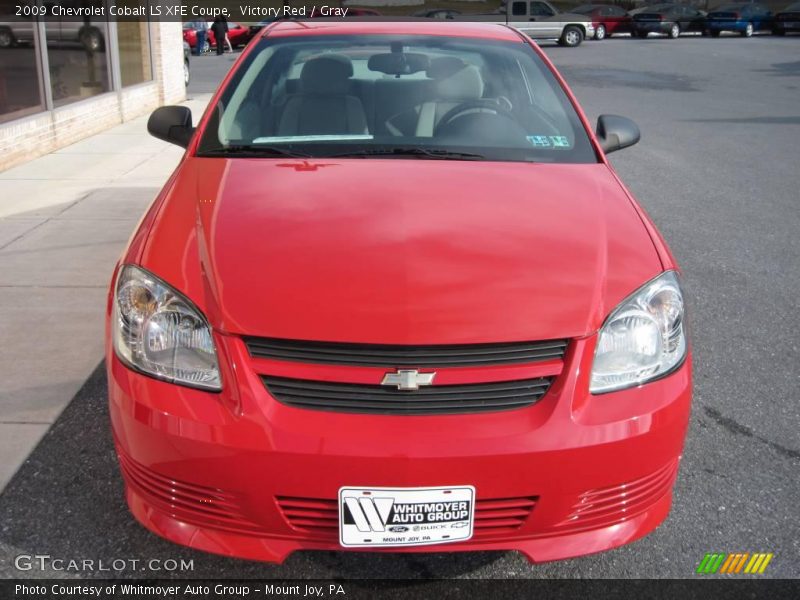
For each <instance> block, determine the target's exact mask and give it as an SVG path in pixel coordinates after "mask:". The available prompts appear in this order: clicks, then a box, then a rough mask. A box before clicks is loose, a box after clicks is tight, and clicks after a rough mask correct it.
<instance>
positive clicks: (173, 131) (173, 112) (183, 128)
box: [147, 106, 194, 148]
mask: <svg viewBox="0 0 800 600" xmlns="http://www.w3.org/2000/svg"><path fill="white" fill-rule="evenodd" d="M147 131H148V132H149V133H150V135H152V136H153V137H157V138H158V139H160V140H164V141H165V142H169V143H170V144H177V145H178V146H181V147H182V148H186V147H187V146H188V145H189V141H190V140H191V139H192V135H194V127H192V111H191V110H189V109H188V108H186V107H185V106H162V107H161V108H157V109H155V110H154V111H153V114H151V115H150V119H148V121H147Z"/></svg>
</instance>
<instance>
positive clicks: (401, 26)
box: [263, 17, 522, 42]
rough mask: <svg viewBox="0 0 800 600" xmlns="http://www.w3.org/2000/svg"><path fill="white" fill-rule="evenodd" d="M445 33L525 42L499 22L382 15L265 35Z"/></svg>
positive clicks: (299, 24) (285, 27) (274, 29)
mask: <svg viewBox="0 0 800 600" xmlns="http://www.w3.org/2000/svg"><path fill="white" fill-rule="evenodd" d="M357 34H367V35H442V36H454V37H467V38H478V39H494V40H507V41H512V42H520V41H522V37H521V35H520V34H519V33H518V32H517V31H516V30H515V29H513V28H511V27H508V26H506V25H502V24H498V23H480V22H463V21H453V22H449V23H440V22H435V21H431V20H429V19H419V20H414V19H411V20H409V19H404V20H400V19H398V20H396V21H387V20H385V18H384V19H380V18H378V17H373V18H369V17H367V18H364V19H360V18H355V19H331V20H328V19H314V20H313V21H277V22H276V23H275V24H273V25H271V26H269V27H267V28H266V29H265V31H264V34H263V35H269V36H270V37H272V36H281V37H283V36H302V35H357Z"/></svg>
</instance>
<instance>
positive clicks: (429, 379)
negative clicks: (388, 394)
mask: <svg viewBox="0 0 800 600" xmlns="http://www.w3.org/2000/svg"><path fill="white" fill-rule="evenodd" d="M435 376H436V373H420V372H419V371H417V370H416V369H398V370H397V371H395V372H394V373H387V374H386V375H384V376H383V381H381V385H391V386H394V387H396V388H397V389H398V390H405V391H409V390H418V389H419V388H420V386H423V385H433V378H434V377H435Z"/></svg>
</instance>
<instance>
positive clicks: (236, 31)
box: [183, 21, 261, 54]
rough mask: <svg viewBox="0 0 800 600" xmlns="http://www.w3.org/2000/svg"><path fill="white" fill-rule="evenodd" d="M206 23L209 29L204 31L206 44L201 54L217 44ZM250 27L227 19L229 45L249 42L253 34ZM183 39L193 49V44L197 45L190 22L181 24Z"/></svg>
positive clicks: (209, 24) (194, 30)
mask: <svg viewBox="0 0 800 600" xmlns="http://www.w3.org/2000/svg"><path fill="white" fill-rule="evenodd" d="M207 25H208V27H209V29H208V30H207V32H206V44H205V48H203V49H202V50H201V52H200V53H201V54H202V53H203V52H208V51H209V50H210V49H211V48H216V46H217V39H216V37H214V32H213V31H211V29H210V27H211V23H208V24H207ZM251 29H252V28H251V27H248V26H246V25H242V24H241V23H235V22H233V21H228V39H229V40H230V41H231V46H233V47H234V48H237V47H239V46H246V45H247V42H249V41H250V38H252V37H253V35H254V34H253V33H251ZM260 29H261V28H260V27H259V28H258V29H256V32H258V31H259V30H260ZM183 39H184V41H186V42H187V43H188V44H189V46H190V47H191V48H192V49H193V50H194V48H195V46H197V29H196V28H195V26H194V25H193V24H192V23H184V24H183Z"/></svg>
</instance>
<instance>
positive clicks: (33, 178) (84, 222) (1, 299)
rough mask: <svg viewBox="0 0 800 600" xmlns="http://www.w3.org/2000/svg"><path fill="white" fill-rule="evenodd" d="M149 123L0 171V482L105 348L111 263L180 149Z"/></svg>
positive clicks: (199, 106) (192, 103)
mask: <svg viewBox="0 0 800 600" xmlns="http://www.w3.org/2000/svg"><path fill="white" fill-rule="evenodd" d="M209 98H210V95H208V94H204V95H196V96H195V97H194V99H192V100H189V101H188V102H186V103H185V104H186V105H187V106H189V107H190V108H191V109H192V112H193V114H194V116H195V119H197V118H199V116H200V114H201V112H202V110H203V109H204V108H205V105H206V104H207V102H208V100H209ZM146 123H147V117H140V118H138V119H135V120H133V121H129V122H127V123H125V124H122V125H119V126H117V127H114V128H112V129H109V130H108V131H106V132H103V133H101V134H98V135H95V136H93V137H91V138H88V139H85V140H82V141H80V142H78V143H76V144H73V145H72V146H69V147H67V148H64V149H62V150H59V151H58V152H54V153H52V154H49V155H47V156H43V157H41V158H38V159H35V160H33V161H30V162H28V163H25V164H23V165H21V166H18V167H15V168H12V169H9V170H8V171H5V172H0V340H2V344H0V490H2V489H3V488H4V487H5V485H6V484H7V483H8V481H9V480H10V478H11V477H12V475H13V474H14V473H15V472H16V470H17V468H18V467H19V466H20V465H21V464H22V462H23V461H24V460H25V458H26V457H27V456H28V454H29V453H30V452H31V450H33V448H34V447H35V446H36V444H37V443H38V441H39V440H40V438H41V436H42V435H44V433H45V432H46V431H47V429H48V428H49V427H50V425H52V424H53V422H55V420H56V419H57V418H58V416H59V415H60V414H61V411H62V410H63V409H64V407H65V406H66V405H67V404H68V403H69V401H70V399H71V398H72V397H73V396H74V394H75V393H76V392H77V391H78V389H79V388H80V386H81V385H82V384H83V382H84V381H85V380H86V378H87V377H89V375H90V374H91V373H92V371H93V370H94V368H95V367H96V366H97V364H98V362H99V361H100V360H101V359H102V356H103V328H104V321H103V316H104V311H105V299H106V293H107V288H108V283H109V279H110V277H111V271H112V269H113V267H114V263H115V262H116V260H117V259H118V257H119V254H120V252H121V251H122V248H123V247H124V245H125V243H126V241H127V240H128V238H129V237H130V235H131V233H132V232H133V228H134V227H135V225H136V223H137V222H138V220H139V219H140V218H141V216H142V214H143V212H144V210H145V209H146V208H147V206H148V205H149V204H150V202H151V201H152V200H153V198H154V197H155V196H156V194H157V193H158V191H159V190H160V189H161V186H162V185H163V184H164V182H165V181H166V179H167V178H168V177H169V175H170V174H171V173H172V170H173V169H174V168H175V166H176V165H177V163H178V161H179V159H180V157H181V155H182V150H181V149H180V148H178V147H176V146H170V145H168V144H166V143H164V142H161V141H158V140H156V139H154V138H152V137H150V136H149V135H148V134H147V130H146Z"/></svg>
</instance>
